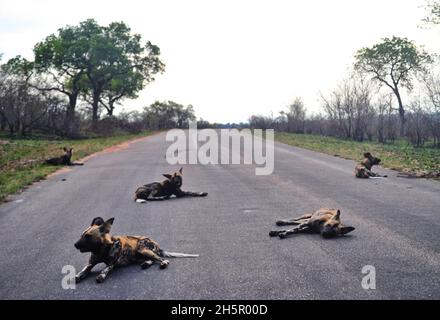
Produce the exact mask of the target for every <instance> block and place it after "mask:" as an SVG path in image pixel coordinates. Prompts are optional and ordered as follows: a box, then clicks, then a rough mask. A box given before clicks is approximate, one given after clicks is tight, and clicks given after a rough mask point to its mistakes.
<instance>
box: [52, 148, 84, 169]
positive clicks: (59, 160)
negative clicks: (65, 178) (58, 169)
mask: <svg viewBox="0 0 440 320" xmlns="http://www.w3.org/2000/svg"><path fill="white" fill-rule="evenodd" d="M63 150H64V155H62V156H61V157H55V158H51V159H47V160H46V161H45V163H46V164H52V165H65V166H82V165H84V164H83V163H76V162H72V161H71V159H72V153H73V149H72V148H70V149H67V148H63Z"/></svg>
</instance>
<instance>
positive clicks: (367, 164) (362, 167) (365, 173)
mask: <svg viewBox="0 0 440 320" xmlns="http://www.w3.org/2000/svg"><path fill="white" fill-rule="evenodd" d="M381 161H382V160H380V159H379V158H376V157H374V156H373V155H372V154H371V153H369V152H366V153H364V160H362V161H361V162H360V163H358V164H357V165H356V167H355V169H354V174H355V176H356V178H361V179H368V178H379V177H380V178H386V177H387V176H382V175H380V174H378V173H375V172H373V171H371V168H373V166H375V165H379V164H380V162H381Z"/></svg>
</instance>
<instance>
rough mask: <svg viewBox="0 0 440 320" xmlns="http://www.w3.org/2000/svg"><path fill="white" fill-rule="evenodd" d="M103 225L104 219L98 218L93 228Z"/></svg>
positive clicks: (94, 220) (93, 221)
mask: <svg viewBox="0 0 440 320" xmlns="http://www.w3.org/2000/svg"><path fill="white" fill-rule="evenodd" d="M103 224H104V219H102V218H101V217H96V218H95V219H93V220H92V224H91V226H100V225H103Z"/></svg>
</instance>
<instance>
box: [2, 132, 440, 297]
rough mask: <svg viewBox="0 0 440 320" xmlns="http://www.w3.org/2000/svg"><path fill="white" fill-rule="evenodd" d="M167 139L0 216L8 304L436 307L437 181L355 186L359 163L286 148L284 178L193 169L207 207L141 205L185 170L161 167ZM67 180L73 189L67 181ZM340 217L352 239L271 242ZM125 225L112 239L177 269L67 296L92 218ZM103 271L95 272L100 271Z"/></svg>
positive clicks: (95, 167) (278, 152)
mask: <svg viewBox="0 0 440 320" xmlns="http://www.w3.org/2000/svg"><path fill="white" fill-rule="evenodd" d="M166 148H167V144H166V143H165V135H164V134H159V135H155V136H152V137H149V138H146V139H145V140H142V141H140V142H137V143H134V144H132V145H130V146H129V147H128V148H127V149H124V150H120V151H117V152H113V153H105V154H101V155H97V156H95V157H93V158H92V159H90V160H89V161H88V162H87V163H86V165H85V166H84V167H75V168H73V170H71V171H68V172H63V173H59V174H57V175H55V176H53V177H51V178H50V179H49V180H47V181H44V182H42V183H39V184H36V185H34V186H33V187H31V188H30V189H28V190H27V191H26V192H24V193H22V194H20V195H18V196H16V197H15V200H14V201H13V202H9V203H6V204H3V205H1V206H0V225H1V228H2V231H1V233H0V243H1V245H0V257H1V258H0V259H1V260H0V298H3V299H7V298H18V299H22V298H25V299H34V298H44V299H99V298H102V299H107V298H114V299H376V298H377V299H390V298H391V299H394V298H397V299H400V298H420V299H426V298H428V299H429V298H435V299H439V298H440V286H439V281H440V280H439V279H440V236H439V233H440V219H439V218H440V209H439V208H440V183H436V182H432V181H426V180H412V179H403V178H397V177H396V173H395V172H392V171H387V170H384V169H381V168H379V169H378V170H379V172H382V173H388V174H389V175H390V178H388V179H386V180H367V181H365V180H357V179H354V177H353V174H352V168H353V167H354V162H353V161H349V160H344V159H340V158H335V157H331V156H327V155H323V154H319V153H315V152H311V151H307V150H302V149H298V148H294V147H290V146H286V145H283V144H276V147H275V172H274V174H273V175H271V176H255V170H254V169H255V168H254V167H253V166H245V165H234V166H222V165H218V166H212V165H211V166H201V165H197V166H196V165H187V166H184V175H185V181H184V187H185V188H184V189H188V190H193V191H207V192H209V197H207V198H202V199H178V200H169V201H166V202H154V203H148V204H145V205H140V204H136V203H134V202H133V201H132V195H133V191H134V190H135V189H136V187H137V186H139V185H141V184H144V183H146V182H150V181H155V180H159V179H161V174H162V173H166V172H170V171H171V170H173V169H178V168H177V167H176V168H174V167H170V166H169V165H168V164H167V163H166V161H165V157H164V154H165V150H166ZM62 179H66V181H62ZM320 207H337V208H340V209H341V210H342V219H343V221H345V223H347V224H352V225H354V226H355V227H356V230H355V231H354V232H353V233H352V234H351V236H348V237H345V238H339V239H334V240H323V239H321V238H320V237H319V236H317V235H299V236H296V237H293V238H289V239H286V240H279V239H270V238H269V237H268V235H267V234H268V231H269V230H271V229H273V228H276V227H274V221H275V220H276V219H278V218H288V217H294V216H297V215H299V214H302V213H306V212H309V211H313V210H315V209H318V208H320ZM96 216H103V217H106V218H109V217H116V220H115V223H114V226H113V233H114V234H135V235H136V234H140V235H148V236H150V237H152V238H154V239H156V240H157V241H158V242H159V243H160V244H161V246H162V247H163V248H165V249H169V250H171V251H178V252H186V253H198V254H200V258H198V259H173V260H172V261H171V265H170V266H169V268H168V269H166V270H164V271H162V270H159V268H158V267H152V268H150V269H149V270H145V271H144V270H141V269H140V267H138V266H132V267H128V268H125V269H120V270H117V271H115V272H114V273H113V274H111V276H110V277H109V279H108V280H107V282H105V283H104V284H101V285H97V284H96V283H95V280H94V277H90V278H88V279H87V280H85V281H84V282H82V283H80V284H79V285H78V286H77V289H76V290H63V289H62V287H61V279H62V277H63V275H62V274H61V269H62V267H63V266H64V265H73V266H75V267H76V268H78V269H79V268H81V267H83V265H84V264H85V263H86V261H87V256H86V255H84V254H80V253H79V252H78V251H76V250H75V248H74V247H73V244H74V242H75V241H76V240H77V239H78V238H79V236H80V234H81V232H82V231H83V229H84V228H85V227H86V226H88V225H89V223H90V222H91V220H92V218H94V217H96ZM365 265H373V266H375V268H376V277H377V279H376V280H377V284H376V285H377V289H376V290H369V291H367V290H364V289H362V287H361V280H362V277H363V276H364V275H363V274H362V273H361V270H362V268H363V266H365ZM98 269H99V268H98Z"/></svg>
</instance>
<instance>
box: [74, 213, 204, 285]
mask: <svg viewBox="0 0 440 320" xmlns="http://www.w3.org/2000/svg"><path fill="white" fill-rule="evenodd" d="M113 221H114V218H111V219H109V220H107V221H105V222H104V220H103V219H102V218H101V217H98V218H95V219H93V221H92V224H91V225H90V227H88V228H87V229H86V230H85V231H84V232H83V234H82V235H81V238H80V239H79V240H78V241H77V242H76V243H75V248H77V249H78V250H79V251H80V252H91V254H92V255H91V257H90V260H89V263H88V264H87V265H86V266H85V267H84V269H83V270H82V271H81V272H79V273H78V274H77V275H76V277H75V279H76V282H80V281H81V280H83V279H84V278H86V277H87V275H89V274H90V272H91V271H92V269H93V267H94V266H96V265H97V264H99V263H105V264H106V265H107V267H106V268H105V269H104V270H102V271H101V273H100V274H99V275H98V276H97V277H96V281H97V282H98V283H101V282H103V281H104V280H105V279H106V278H107V276H108V274H109V273H110V272H111V271H112V270H113V269H114V268H116V267H124V266H127V265H129V264H133V263H140V265H141V267H142V268H143V269H146V268H149V267H151V266H152V265H153V263H154V262H158V263H160V268H161V269H165V268H166V267H167V266H168V264H169V261H168V260H164V259H163V258H164V257H170V258H196V257H198V255H195V254H184V253H173V252H167V251H164V250H162V249H160V247H159V245H158V244H157V243H156V242H155V241H154V240H152V239H150V238H147V237H139V236H111V235H110V229H111V227H112V225H113Z"/></svg>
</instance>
